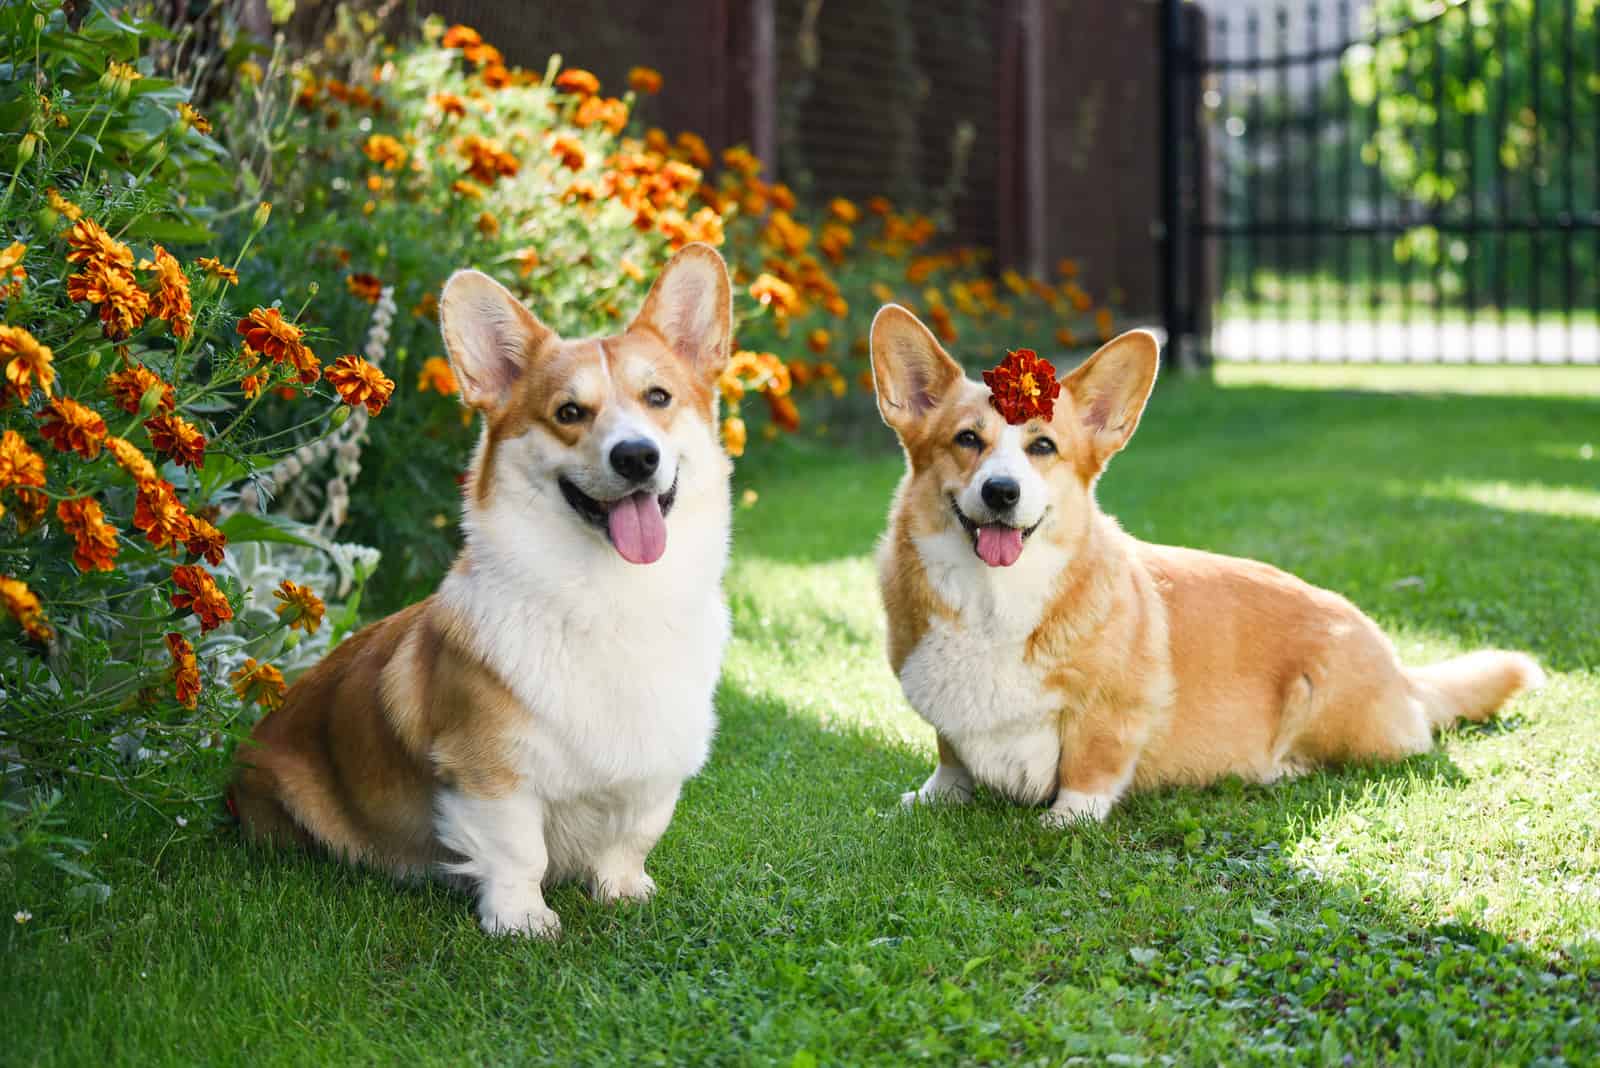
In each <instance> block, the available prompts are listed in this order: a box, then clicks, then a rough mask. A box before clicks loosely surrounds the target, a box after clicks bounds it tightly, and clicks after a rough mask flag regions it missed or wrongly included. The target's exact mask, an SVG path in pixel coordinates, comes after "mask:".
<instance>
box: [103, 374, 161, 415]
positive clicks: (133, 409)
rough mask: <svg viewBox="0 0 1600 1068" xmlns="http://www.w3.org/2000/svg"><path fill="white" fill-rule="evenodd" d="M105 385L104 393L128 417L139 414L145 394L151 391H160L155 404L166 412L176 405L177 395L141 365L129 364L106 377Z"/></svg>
mask: <svg viewBox="0 0 1600 1068" xmlns="http://www.w3.org/2000/svg"><path fill="white" fill-rule="evenodd" d="M105 385H106V392H107V393H110V394H111V396H112V398H113V399H115V400H116V402H117V407H119V408H121V409H122V410H123V411H125V412H127V413H128V414H129V415H137V414H139V409H140V408H142V407H143V406H144V398H145V394H147V393H149V392H150V391H151V390H152V389H159V390H160V391H161V392H160V394H159V397H160V399H159V400H158V401H157V402H156V403H158V404H159V405H160V406H161V407H163V408H165V409H167V410H168V411H171V410H172V409H173V408H174V407H175V406H176V405H177V403H178V398H177V394H176V393H175V392H173V389H172V387H171V386H169V385H167V383H165V382H163V381H162V380H161V376H160V375H157V374H156V373H155V372H154V371H152V370H150V368H148V367H146V366H145V365H144V364H142V363H134V364H129V365H128V366H127V367H125V368H124V369H122V370H121V371H117V372H114V373H113V374H109V375H107V376H106V382H105Z"/></svg>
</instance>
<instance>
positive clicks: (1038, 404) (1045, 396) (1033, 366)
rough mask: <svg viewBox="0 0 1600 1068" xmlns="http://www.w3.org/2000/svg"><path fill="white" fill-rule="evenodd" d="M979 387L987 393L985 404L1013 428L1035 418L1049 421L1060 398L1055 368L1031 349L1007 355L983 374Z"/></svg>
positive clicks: (1017, 350) (1019, 350)
mask: <svg viewBox="0 0 1600 1068" xmlns="http://www.w3.org/2000/svg"><path fill="white" fill-rule="evenodd" d="M983 384H984V385H986V386H988V387H989V390H990V397H989V403H990V404H992V405H994V410H995V411H997V412H999V413H1000V418H1002V419H1004V420H1005V421H1006V422H1008V423H1010V424H1011V425H1013V426H1021V425H1022V424H1023V423H1026V422H1027V421H1028V420H1029V419H1033V418H1035V417H1037V418H1040V419H1049V418H1050V417H1051V415H1052V414H1053V413H1054V412H1055V407H1056V398H1057V397H1059V396H1060V395H1061V383H1060V382H1057V381H1056V369H1055V366H1054V365H1053V364H1051V362H1050V361H1049V360H1043V359H1040V358H1039V354H1038V353H1036V352H1034V351H1033V350H1032V349H1016V350H1015V351H1010V352H1007V353H1006V358H1005V359H1003V360H1001V361H1000V365H999V366H998V367H996V368H995V369H994V370H992V371H985V372H983Z"/></svg>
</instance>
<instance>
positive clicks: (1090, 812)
mask: <svg viewBox="0 0 1600 1068" xmlns="http://www.w3.org/2000/svg"><path fill="white" fill-rule="evenodd" d="M1116 800H1117V799H1116V798H1114V797H1110V796H1107V795H1106V794H1081V793H1079V792H1078V791H1076V790H1063V791H1061V793H1060V795H1059V796H1057V797H1056V802H1055V804H1053V805H1051V806H1050V807H1049V808H1047V809H1045V811H1044V812H1043V813H1041V814H1040V816H1039V822H1040V823H1041V824H1043V825H1044V826H1046V827H1051V828H1057V829H1059V828H1062V827H1070V826H1072V825H1073V824H1074V823H1101V822H1103V821H1104V820H1105V818H1106V815H1107V814H1108V813H1110V811H1111V806H1112V805H1114V804H1116Z"/></svg>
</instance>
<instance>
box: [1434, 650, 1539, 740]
mask: <svg viewBox="0 0 1600 1068" xmlns="http://www.w3.org/2000/svg"><path fill="white" fill-rule="evenodd" d="M1406 675H1407V677H1408V678H1409V679H1410V680H1411V689H1412V692H1413V693H1415V694H1416V696H1417V698H1418V699H1419V700H1420V701H1421V702H1422V704H1423V707H1424V708H1426V709H1427V710H1428V721H1429V722H1430V723H1431V724H1432V725H1433V726H1434V727H1448V726H1449V725H1450V724H1452V723H1455V722H1456V721H1457V720H1463V719H1467V720H1473V721H1481V720H1486V719H1488V718H1489V717H1490V716H1492V715H1494V714H1495V713H1496V712H1498V711H1500V708H1501V706H1502V705H1504V704H1505V703H1506V702H1507V701H1509V700H1511V698H1512V697H1513V696H1515V695H1516V694H1519V693H1521V692H1522V691H1523V690H1536V689H1538V688H1539V687H1541V686H1543V685H1544V683H1545V674H1544V672H1543V671H1542V670H1541V669H1540V667H1539V665H1538V664H1537V663H1536V662H1535V661H1534V659H1533V657H1531V656H1528V655H1527V654H1526V653H1510V652H1503V651H1501V650H1499V649H1486V650H1483V651H1481V652H1476V653H1468V654H1466V655H1465V656H1457V657H1453V658H1452V659H1449V660H1445V661H1442V662H1440V663H1438V664H1429V665H1428V666H1427V667H1420V668H1407V669H1406Z"/></svg>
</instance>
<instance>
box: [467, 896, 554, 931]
mask: <svg viewBox="0 0 1600 1068" xmlns="http://www.w3.org/2000/svg"><path fill="white" fill-rule="evenodd" d="M478 921H479V922H480V923H481V924H483V929H484V932H485V933H487V934H492V935H497V936H499V935H521V936H523V937H527V938H547V939H551V940H554V939H556V938H559V937H561V917H560V916H557V915H556V913H555V910H554V909H552V908H550V907H549V906H548V905H546V904H544V903H543V902H539V903H538V904H529V905H527V906H524V907H512V908H507V907H504V906H502V907H497V908H491V907H480V908H479V909H478Z"/></svg>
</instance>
